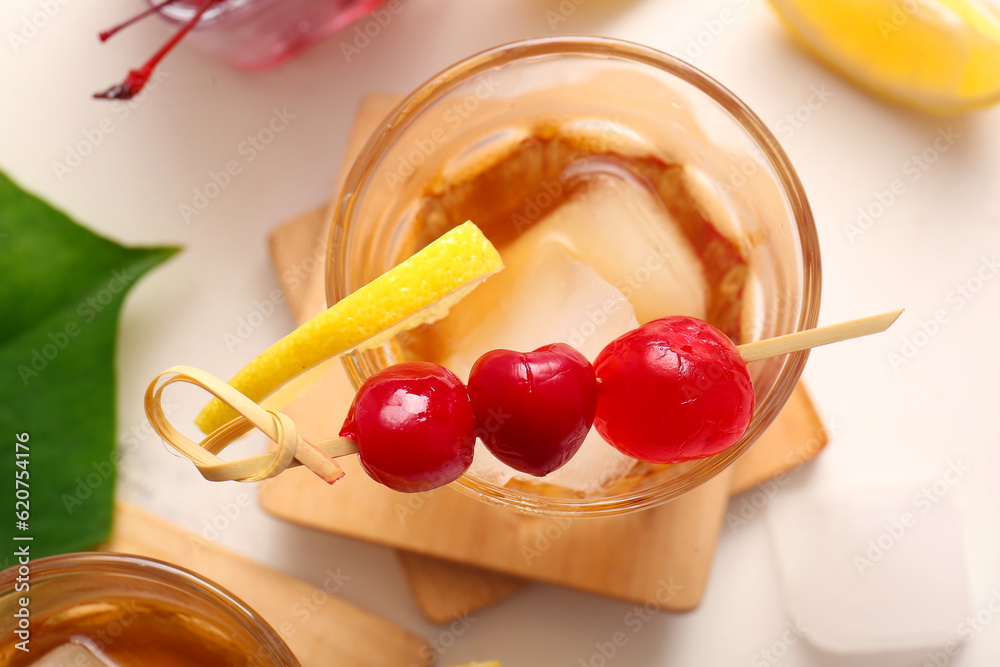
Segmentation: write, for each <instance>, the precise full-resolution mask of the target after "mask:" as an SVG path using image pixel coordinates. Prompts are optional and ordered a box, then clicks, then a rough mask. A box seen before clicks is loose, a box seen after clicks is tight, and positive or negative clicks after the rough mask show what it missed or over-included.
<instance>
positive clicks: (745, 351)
mask: <svg viewBox="0 0 1000 667" xmlns="http://www.w3.org/2000/svg"><path fill="white" fill-rule="evenodd" d="M902 312H903V311H902V310H894V311H892V312H888V313H882V314H881V315H871V316H869V317H862V318H859V319H856V320H851V321H849V322H841V323H840V324H831V325H829V326H825V327H817V328H815V329H806V330H805V331H796V332H795V333H790V334H785V335H784V336H776V337H774V338H768V339H766V340H759V341H757V342H755V343H747V344H746V345H740V346H739V347H738V348H737V349H738V350H739V351H740V355H741V356H742V357H743V359H744V360H746V361H747V362H750V361H757V360H758V359H764V358H766V357H776V356H778V355H779V354H787V353H789V352H798V351H800V350H807V349H809V348H812V347H819V346H820V345H828V344H830V343H837V342H839V341H842V340H848V339H849V338H860V337H861V336H867V335H869V334H873V333H879V332H880V331H885V330H886V329H888V328H889V326H890V325H891V324H892V323H893V322H895V321H896V318H897V317H899V315H900V314H901V313H902Z"/></svg>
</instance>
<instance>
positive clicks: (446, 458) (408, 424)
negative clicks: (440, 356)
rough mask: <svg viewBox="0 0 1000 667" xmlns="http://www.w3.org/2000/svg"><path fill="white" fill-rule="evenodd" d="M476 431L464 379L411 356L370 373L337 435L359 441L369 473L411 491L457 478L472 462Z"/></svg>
mask: <svg viewBox="0 0 1000 667" xmlns="http://www.w3.org/2000/svg"><path fill="white" fill-rule="evenodd" d="M475 432H476V417H475V415H474V414H473V412H472V404H471V403H470V402H469V395H468V392H467V391H466V390H465V386H464V385H463V384H462V381H461V380H459V379H458V378H457V377H456V376H455V374H454V373H452V372H451V371H449V370H448V369H446V368H444V367H442V366H438V365H437V364H432V363H429V362H426V361H414V362H407V363H402V364H396V365H395V366H390V367H389V368H387V369H385V370H384V371H381V372H379V373H376V374H375V375H373V376H371V377H370V378H368V380H366V381H365V383H364V384H363V385H361V388H360V389H359V390H358V393H357V395H355V397H354V402H353V403H352V404H351V407H350V410H349V411H348V413H347V419H346V421H345V422H344V426H343V428H341V430H340V435H341V437H347V438H351V439H353V440H356V441H357V443H358V448H359V450H360V451H359V456H360V460H361V465H362V467H363V468H364V469H365V471H366V472H367V473H368V474H369V475H370V476H371V477H372V478H374V479H375V480H376V481H378V482H381V483H382V484H384V485H386V486H388V487H389V488H391V489H395V490H396V491H403V492H407V493H412V492H416V491H427V490H429V489H433V488H436V487H438V486H443V485H445V484H448V483H449V482H453V481H455V480H456V479H458V478H459V476H461V474H462V473H463V472H465V471H466V470H467V469H468V467H469V466H470V465H471V464H472V455H473V452H474V450H475V445H476V434H475Z"/></svg>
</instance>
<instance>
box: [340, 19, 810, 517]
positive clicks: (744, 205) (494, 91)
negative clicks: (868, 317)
mask: <svg viewBox="0 0 1000 667" xmlns="http://www.w3.org/2000/svg"><path fill="white" fill-rule="evenodd" d="M381 128H382V129H381V130H380V131H379V132H377V133H376V134H375V135H374V136H372V137H371V138H370V139H369V141H368V143H367V145H366V146H365V148H364V149H363V151H362V153H361V155H360V157H359V158H358V160H357V161H356V163H355V165H354V167H353V169H352V170H351V172H350V174H349V175H348V178H347V180H346V183H345V185H344V188H343V190H342V193H341V196H340V198H339V202H338V206H337V208H336V213H335V217H334V221H333V227H332V231H331V238H330V242H329V247H328V262H327V277H326V278H327V280H326V282H327V300H328V301H329V302H330V303H333V302H336V301H338V300H340V299H341V298H343V297H344V296H346V295H347V294H349V293H351V292H352V291H354V290H356V289H357V288H359V287H360V286H362V285H363V284H365V283H367V282H368V281H370V280H372V279H373V278H375V277H376V276H378V275H379V274H381V273H383V272H384V271H386V270H387V269H389V268H391V267H392V266H394V265H395V264H397V263H399V262H400V261H401V260H402V259H404V258H405V257H406V256H408V255H409V254H411V253H412V252H414V251H415V250H417V249H419V248H420V247H422V246H423V245H426V244H427V243H428V242H429V241H430V240H432V239H433V238H434V237H436V236H437V235H439V234H440V233H442V232H443V231H445V230H446V229H448V228H450V227H452V226H454V225H456V224H460V223H461V222H464V221H465V220H466V219H472V220H473V221H474V222H476V223H477V224H480V226H481V227H483V230H484V232H485V233H486V235H487V236H488V237H489V238H490V239H491V241H493V242H494V244H495V245H497V247H498V248H499V249H500V251H501V254H502V255H505V259H506V252H505V249H508V248H513V247H514V245H513V244H514V243H515V242H516V241H515V239H517V238H518V236H519V235H521V234H526V233H530V231H529V230H530V229H531V228H532V227H533V226H534V225H536V224H541V222H540V221H543V220H546V219H548V218H546V216H548V215H551V213H552V211H553V210H554V207H557V206H559V205H561V204H559V202H558V200H559V199H560V197H565V196H568V195H566V194H565V193H567V192H569V191H570V190H572V189H573V188H574V187H576V186H575V185H574V182H575V181H574V179H579V178H580V177H581V174H583V176H582V177H583V178H584V179H586V178H587V173H588V171H589V170H591V168H592V167H594V166H595V165H597V167H598V171H601V172H602V176H601V177H602V178H603V177H604V176H607V175H608V173H610V172H614V171H615V170H621V169H626V170H630V175H629V179H631V180H632V181H636V182H641V185H642V188H644V189H645V191H648V193H652V194H653V195H654V196H655V197H658V198H659V200H660V204H659V205H661V206H662V207H663V208H664V210H666V211H667V212H668V214H669V217H670V218H671V219H672V220H673V222H674V223H676V224H677V225H679V227H680V228H681V229H682V233H683V234H684V236H685V238H686V239H687V240H688V243H690V245H691V247H693V248H694V249H695V252H694V256H696V257H697V258H698V260H699V262H700V264H701V266H700V268H698V269H695V272H696V273H697V272H700V276H701V277H702V278H704V282H705V284H707V286H708V287H707V291H706V295H707V296H705V302H706V303H705V313H704V317H705V319H708V320H709V321H710V322H712V323H713V324H716V326H719V327H720V328H722V329H723V330H724V331H725V332H726V333H727V334H728V335H729V336H730V337H731V338H733V339H735V341H736V342H737V343H746V342H752V341H754V340H760V339H763V338H769V337H773V336H778V335H782V334H786V333H791V332H794V331H798V330H801V329H806V328H810V327H813V326H815V324H816V320H817V315H818V310H819V293H820V258H819V248H818V240H817V236H816V231H815V228H814V225H813V220H812V214H811V212H810V209H809V205H808V203H807V201H806V197H805V194H804V192H803V190H802V186H801V183H800V182H799V179H798V177H797V176H796V174H795V171H794V169H793V168H792V166H791V164H790V163H789V160H788V158H787V156H786V155H785V153H784V151H783V150H782V149H781V147H780V146H779V144H778V142H777V140H776V139H775V138H774V136H773V135H772V134H771V133H770V132H769V131H768V129H767V128H766V127H765V126H764V124H763V123H762V122H761V121H760V119H759V118H757V116H756V115H754V113H753V112H752V111H750V110H749V109H748V108H747V107H746V105H744V104H743V103H742V102H741V101H740V100H739V99H738V98H737V97H736V96H735V95H733V94H732V93H731V92H730V91H728V90H727V89H726V88H724V87H723V86H722V85H721V84H719V83H718V82H716V81H714V80H713V79H711V78H710V77H708V76H707V75H705V74H704V73H702V72H700V71H698V70H697V69H695V68H694V67H692V66H691V65H688V64H686V63H684V62H682V61H680V60H678V59H676V58H673V57H671V56H669V55H666V54H663V53H660V52H657V51H655V50H653V49H649V48H646V47H643V46H639V45H636V44H631V43H627V42H622V41H617V40H611V39H602V38H572V37H569V38H547V39H537V40H530V41H525V42H520V43H515V44H510V45H506V46H501V47H498V48H494V49H491V50H489V51H485V52H483V53H480V54H478V55H475V56H472V57H471V58H469V59H467V60H464V61H462V62H460V63H458V64H456V65H454V66H453V67H450V68H449V69H447V70H445V71H443V72H441V73H440V74H437V75H436V76H434V77H432V78H431V79H429V80H428V81H427V82H426V83H425V84H423V85H422V86H421V87H420V88H418V89H417V90H416V91H415V92H413V93H412V94H410V95H409V96H407V97H406V98H405V99H404V100H403V101H402V102H401V103H400V104H399V106H397V107H396V109H395V110H394V111H393V112H392V113H391V114H390V116H389V118H387V119H386V120H385V121H384V122H383V123H382V124H381ZM602 165H603V166H602ZM586 187H590V186H586ZM470 193H471V194H470ZM643 196H645V195H643ZM562 201H563V204H565V201H566V200H565V199H563V200H562ZM613 217H614V216H613V215H612V216H609V218H613ZM498 221H499V222H498ZM678 221H680V222H678ZM607 224H608V225H612V226H613V225H616V224H619V221H617V220H615V219H608V221H607ZM602 233H603V232H602ZM611 234H612V237H610V238H613V237H614V234H615V233H614V232H611ZM610 245H614V240H612V241H611V243H610ZM651 250H658V251H665V253H664V254H663V255H662V257H661V258H660V259H661V260H662V261H661V262H660V263H661V265H662V264H666V265H669V266H673V267H674V268H675V269H676V266H679V265H680V264H678V263H675V262H674V260H675V259H677V258H678V257H679V255H678V254H674V250H675V249H673V248H669V247H668V248H665V249H664V248H658V249H651ZM688 250H690V249H688ZM688 250H686V251H685V252H686V255H685V256H688V257H690V256H691V253H690V252H689V251H688ZM584 259H585V260H586V258H584ZM591 259H594V258H593V257H591ZM644 259H646V258H644V257H637V258H635V264H634V272H633V275H634V276H635V277H636V278H637V279H638V278H642V277H643V276H645V280H647V281H648V280H656V279H657V274H656V272H652V271H650V270H648V269H647V271H646V272H645V273H643V260H644ZM685 270H686V269H685ZM662 275H669V271H667V272H666V273H664V274H662ZM676 277H677V276H674V278H676ZM681 277H683V276H681ZM699 280H701V278H699ZM543 282H544V281H543ZM640 282H641V281H640ZM657 287H662V285H657ZM480 289H482V288H480ZM473 296H475V295H473ZM688 296H689V295H688ZM469 298H472V297H469ZM680 298H681V300H683V299H685V298H687V297H686V296H685V295H683V294H680ZM673 314H678V313H676V312H671V305H670V304H664V306H663V312H660V313H658V314H657V315H656V316H660V317H661V316H667V315H673ZM685 314H691V313H685ZM638 315H639V313H638V309H637V316H638ZM514 316H516V313H515V314H514ZM648 319H649V317H648V314H646V315H643V316H642V317H640V321H643V320H648ZM420 335H421V332H416V338H414V337H413V336H402V337H397V338H396V339H394V340H392V341H389V342H388V343H385V344H383V345H381V346H378V347H375V348H372V349H366V350H363V351H360V352H357V353H354V354H351V355H348V356H347V357H345V366H346V368H347V372H348V375H349V377H350V379H351V381H352V383H354V385H355V387H358V386H360V384H361V383H362V382H363V381H364V379H365V378H366V377H368V376H369V375H371V374H372V373H374V372H377V371H378V370H380V369H382V368H385V367H386V366H387V365H390V364H392V363H395V362H397V361H401V360H404V359H408V358H413V357H415V356H417V357H419V356H420V355H421V354H422V353H423V352H424V351H426V350H427V345H426V340H424V341H421V340H420ZM415 340H416V343H415V342H414V341H415ZM548 342H557V341H548ZM563 342H570V341H563ZM438 343H440V341H438ZM452 343H454V344H455V345H460V344H461V341H452ZM443 344H444V345H448V344H449V342H448V341H447V340H446V341H444V343H443ZM438 351H440V350H438ZM522 351H527V350H522ZM806 358H807V353H805V352H801V353H794V354H789V355H783V356H780V357H773V358H768V359H763V360H760V361H755V362H752V363H751V364H750V370H751V374H752V377H753V381H754V390H755V398H756V405H755V409H754V414H753V418H752V421H751V423H750V426H749V428H748V430H747V432H746V434H745V435H744V436H743V437H742V439H741V440H740V441H739V442H738V443H736V444H735V445H734V446H733V447H731V448H729V449H727V450H726V451H723V452H721V453H719V454H717V455H715V456H712V457H709V458H705V459H701V460H697V461H690V462H687V463H683V464H677V465H650V464H635V465H634V466H633V467H632V468H631V469H630V470H629V472H628V473H627V474H625V475H623V476H617V477H615V478H613V479H608V480H604V482H605V483H603V484H602V485H601V486H600V488H599V489H598V490H596V491H594V490H591V491H586V492H583V491H580V490H579V489H569V488H564V487H561V486H559V485H554V484H549V483H547V482H546V479H545V478H542V479H538V480H530V479H529V480H526V479H523V478H518V479H516V480H513V481H511V482H508V483H505V484H499V483H494V482H492V481H490V479H488V478H486V477H484V476H481V475H479V474H476V473H475V472H474V471H472V472H470V473H467V474H466V475H464V476H463V477H462V478H461V479H459V480H458V482H457V486H458V488H459V489H460V490H462V491H464V492H466V493H469V494H471V495H473V496H475V497H477V498H479V499H482V500H485V501H487V502H491V503H495V504H498V505H501V506H504V507H508V508H512V509H516V510H520V511H524V512H529V513H540V514H548V515H565V516H574V517H575V516H599V515H607V514H615V513H620V512H626V511H632V510H638V509H642V508H648V507H652V506H654V505H657V504H659V503H663V502H666V501H669V500H671V499H673V498H676V497H678V496H679V495H681V494H683V493H685V492H687V491H689V490H691V489H692V488H694V487H696V486H698V485H700V484H702V483H704V482H706V481H707V480H709V479H711V478H712V477H714V476H715V475H717V474H718V473H719V472H720V471H722V470H723V469H725V468H726V467H727V466H729V465H730V464H732V463H733V462H734V461H735V460H736V459H737V458H739V456H740V455H741V454H743V453H744V452H745V451H746V450H747V449H748V448H749V447H750V446H751V445H752V444H753V443H754V441H755V440H757V438H758V437H760V435H761V434H762V433H763V432H764V430H765V429H766V428H767V427H768V425H769V424H770V423H771V422H772V421H773V420H774V418H775V417H776V416H777V414H778V413H779V411H780V410H781V408H782V407H783V405H784V404H785V402H786V400H787V399H788V397H789V396H790V394H791V392H792V390H793V389H794V388H795V385H796V384H797V382H798V380H799V377H800V375H801V373H802V369H803V366H804V365H805V362H806ZM474 469H475V466H474ZM597 474H599V473H596V472H595V475H597Z"/></svg>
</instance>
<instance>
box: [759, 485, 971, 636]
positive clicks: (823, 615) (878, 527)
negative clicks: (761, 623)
mask: <svg viewBox="0 0 1000 667" xmlns="http://www.w3.org/2000/svg"><path fill="white" fill-rule="evenodd" d="M945 486H946V485H945ZM940 487H942V484H938V483H934V482H931V483H928V484H925V485H921V484H915V485H899V484H891V485H889V484H863V485H862V484H850V485H843V486H839V487H832V486H818V485H808V484H804V483H801V481H798V480H797V483H795V484H792V485H790V486H789V487H786V488H785V489H783V490H782V491H781V493H779V494H778V495H777V496H775V497H774V498H773V499H772V500H771V502H770V504H769V505H768V509H767V515H768V528H769V530H770V534H771V542H772V544H773V546H774V553H775V560H776V565H777V567H778V574H779V580H780V582H781V586H782V590H783V595H784V598H785V601H786V605H787V612H788V614H789V616H790V617H791V618H792V619H794V620H795V621H796V622H798V623H799V624H800V625H801V626H802V627H803V628H804V636H805V638H806V639H807V640H808V641H809V642H810V643H812V644H813V645H814V646H816V647H818V648H821V649H823V650H825V651H828V652H831V653H836V654H879V655H882V656H888V654H889V653H890V652H895V653H900V652H902V653H906V654H909V653H911V652H920V653H926V652H927V651H932V650H938V649H941V648H943V647H945V646H946V645H948V644H949V643H951V642H956V644H960V643H961V642H962V641H964V639H965V638H964V637H962V636H960V633H957V628H959V627H960V624H961V622H962V621H963V619H965V618H966V617H967V616H968V615H969V613H970V608H971V603H970V599H969V593H968V583H967V576H966V569H965V549H964V539H963V533H962V517H961V514H960V512H959V511H958V509H957V507H956V505H955V504H954V502H953V499H954V498H953V494H955V493H957V492H956V491H955V490H953V489H951V488H950V487H947V488H945V492H944V493H940V494H939V495H933V496H928V495H927V494H925V493H924V490H925V489H935V490H937V489H938V488H940Z"/></svg>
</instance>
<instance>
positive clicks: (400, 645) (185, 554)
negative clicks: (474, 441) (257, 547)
mask: <svg viewBox="0 0 1000 667" xmlns="http://www.w3.org/2000/svg"><path fill="white" fill-rule="evenodd" d="M101 548H102V550H104V551H117V552H119V553H127V554H136V555H140V556H146V557H149V558H158V559H160V560H163V561H166V562H168V563H172V564H174V565H179V566H181V567H183V568H186V569H188V570H191V571H193V572H196V573H198V574H200V575H202V576H204V577H206V578H208V579H210V580H212V581H214V582H216V583H218V584H219V585H221V586H222V587H223V588H226V589H228V590H230V591H231V592H232V593H233V594H235V595H236V596H237V597H239V598H241V599H242V600H243V601H244V602H246V603H247V604H248V605H250V607H251V608H252V609H254V610H255V611H256V612H257V613H258V614H260V615H261V616H262V617H263V618H264V620H266V621H267V622H268V623H269V624H270V625H271V627H272V628H274V629H275V631H276V632H277V633H278V634H279V635H281V637H282V639H284V640H285V643H287V644H288V646H289V648H291V649H292V653H294V654H295V657H297V658H298V659H299V662H301V663H302V665H303V667H326V666H327V665H330V664H331V661H333V662H336V664H337V665H338V666H339V665H343V666H345V667H384V666H385V665H430V664H431V660H430V658H431V656H433V651H432V650H430V647H429V646H428V645H427V643H426V641H425V640H424V639H423V638H422V637H418V636H417V635H415V634H413V633H411V632H409V631H408V630H405V629H403V628H401V627H399V626H398V625H395V624H393V623H391V622H389V621H387V620H385V619H383V618H381V617H379V616H376V615H374V614H372V613H371V612H368V611H365V610H364V609H361V608H360V607H356V606H354V605H352V604H350V603H348V602H345V601H344V600H341V599H340V598H338V597H337V596H336V595H333V594H332V593H331V592H330V591H327V590H324V589H323V588H317V587H315V586H311V585H309V584H307V583H305V582H304V581H300V580H298V579H295V578H293V577H290V576H288V575H286V574H281V573H280V572H276V571H274V570H271V569H268V568H266V567H264V566H262V565H258V564H256V563H254V562H252V561H249V560H247V559H245V558H243V557H241V556H237V555H236V554H234V553H232V552H230V551H227V550H225V549H223V548H222V547H219V546H217V545H215V544H213V543H211V542H208V541H207V540H204V539H202V538H200V537H198V536H196V535H194V534H192V533H188V532H186V531H184V530H182V529H180V528H178V527H177V526H174V525H172V524H170V523H168V522H166V521H164V520H162V519H160V518H158V517H155V516H153V515H151V514H148V513H146V512H143V511H142V510H139V509H138V508H136V507H133V506H131V505H128V504H126V503H118V505H117V507H116V510H115V527H114V532H113V534H112V536H111V539H110V540H109V541H108V542H107V543H106V544H104V545H103V546H102V547H101ZM303 601H305V602H308V603H309V605H308V606H309V615H308V616H305V615H303V614H302V609H303V604H304V602H303Z"/></svg>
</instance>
